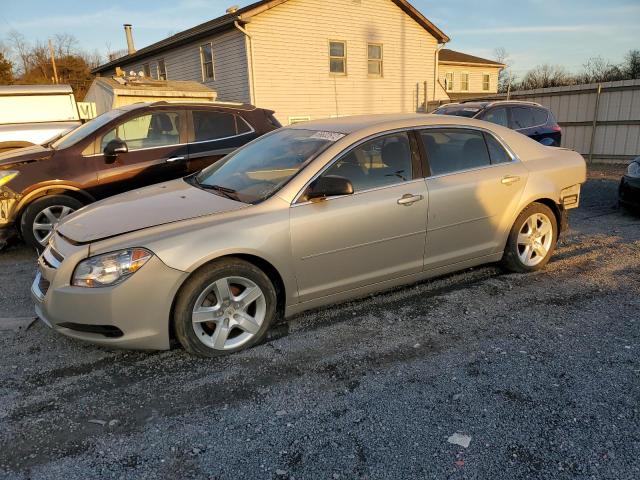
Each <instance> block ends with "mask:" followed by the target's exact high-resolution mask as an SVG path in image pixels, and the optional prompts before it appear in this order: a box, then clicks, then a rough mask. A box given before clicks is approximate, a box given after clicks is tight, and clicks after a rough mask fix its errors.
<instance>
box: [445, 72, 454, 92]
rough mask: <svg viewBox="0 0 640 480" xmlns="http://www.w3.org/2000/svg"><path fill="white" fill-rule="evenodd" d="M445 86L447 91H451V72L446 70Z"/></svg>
mask: <svg viewBox="0 0 640 480" xmlns="http://www.w3.org/2000/svg"><path fill="white" fill-rule="evenodd" d="M444 82H445V87H446V88H447V92H453V72H447V73H446V74H445V80H444Z"/></svg>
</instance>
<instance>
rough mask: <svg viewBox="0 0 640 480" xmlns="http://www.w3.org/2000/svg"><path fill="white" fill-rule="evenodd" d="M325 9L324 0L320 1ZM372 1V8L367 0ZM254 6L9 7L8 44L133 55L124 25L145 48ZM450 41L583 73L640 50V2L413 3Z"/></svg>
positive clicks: (193, 1) (36, 3)
mask: <svg viewBox="0 0 640 480" xmlns="http://www.w3.org/2000/svg"><path fill="white" fill-rule="evenodd" d="M316 1H322V0H316ZM365 1H366V0H365ZM234 3H235V4H239V5H240V6H244V5H247V4H249V3H251V1H250V0H153V1H145V0H137V1H131V0H100V1H96V0H89V1H71V0H55V1H53V0H22V1H18V0H2V8H1V9H0V39H5V38H6V35H7V33H8V32H9V31H10V30H12V29H16V30H19V31H21V32H22V33H23V34H24V35H25V37H26V38H27V40H30V41H34V40H37V39H39V40H43V41H44V40H46V39H47V38H48V37H49V36H51V35H53V34H55V33H59V32H66V33H72V34H74V35H75V36H76V38H77V39H78V40H79V41H80V44H81V46H82V47H83V48H85V49H87V50H94V49H97V50H99V51H100V52H101V53H105V52H106V51H107V48H108V47H109V48H110V49H111V50H119V49H123V48H125V46H126V45H125V40H124V34H123V31H122V24H123V23H132V24H133V25H134V36H135V43H136V47H138V48H141V47H143V46H146V45H148V44H150V43H153V42H155V41H158V40H160V39H162V38H164V37H166V36H167V35H169V34H172V33H176V32H179V31H180V30H183V29H185V28H188V27H192V26H194V25H196V24H198V23H202V22H204V21H207V20H210V19H211V18H214V17H217V16H219V15H221V14H223V13H224V11H225V9H226V8H227V7H229V6H230V5H232V4H234ZM412 3H413V4H414V5H415V6H416V7H417V8H418V9H419V10H420V11H422V13H423V14H425V16H426V17H427V18H429V19H430V20H431V21H432V22H434V23H435V24H436V25H438V26H439V27H440V28H441V29H442V30H444V31H445V33H447V34H448V35H449V36H450V37H451V39H452V41H451V43H450V44H449V45H448V46H449V47H450V48H453V49H456V50H462V51H465V52H467V53H471V54H475V55H479V56H484V57H488V58H491V57H492V56H493V51H494V49H495V48H496V47H504V48H505V49H506V50H507V51H508V52H509V54H510V56H511V62H512V68H513V71H514V72H515V73H517V74H522V73H523V72H524V71H526V70H527V69H529V68H531V67H533V66H535V65H537V64H540V63H552V64H560V65H564V66H565V67H566V68H567V69H569V70H571V71H578V70H580V68H581V66H582V65H583V64H584V63H585V61H586V59H587V58H589V57H592V56H597V55H601V56H603V57H605V58H608V59H611V60H612V61H614V62H619V61H621V60H622V58H623V56H624V53H625V52H626V51H628V50H629V49H631V48H640V1H639V0H607V1H604V2H603V1H601V0H519V1H508V0H483V1H477V0H446V1H444V0H440V1H434V0H413V2H412Z"/></svg>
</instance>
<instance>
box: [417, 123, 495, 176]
mask: <svg viewBox="0 0 640 480" xmlns="http://www.w3.org/2000/svg"><path fill="white" fill-rule="evenodd" d="M420 138H421V139H422V143H423V145H424V148H425V150H426V152H427V159H428V161H429V166H430V167H431V175H444V174H447V173H454V172H459V171H462V170H469V169H472V168H479V167H486V166H489V165H491V159H490V157H489V151H488V149H487V144H486V143H485V140H484V135H483V134H482V132H479V131H476V130H464V129H457V128H456V129H453V128H450V129H447V128H434V129H428V130H423V131H421V132H420Z"/></svg>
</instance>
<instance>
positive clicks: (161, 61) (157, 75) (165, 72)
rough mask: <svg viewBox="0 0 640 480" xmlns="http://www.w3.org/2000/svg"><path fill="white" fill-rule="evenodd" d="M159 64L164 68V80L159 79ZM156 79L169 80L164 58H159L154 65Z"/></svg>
mask: <svg viewBox="0 0 640 480" xmlns="http://www.w3.org/2000/svg"><path fill="white" fill-rule="evenodd" d="M161 63H162V65H163V66H164V78H161V76H160V64H161ZM156 78H157V79H158V80H168V79H169V77H168V76H167V62H166V61H165V59H164V58H159V59H158V63H156Z"/></svg>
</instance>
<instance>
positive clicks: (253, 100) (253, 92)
mask: <svg viewBox="0 0 640 480" xmlns="http://www.w3.org/2000/svg"><path fill="white" fill-rule="evenodd" d="M233 26H234V27H236V28H237V29H238V30H239V31H240V32H241V33H243V34H244V35H246V37H247V39H248V40H249V72H250V73H249V74H250V75H251V80H250V81H251V103H252V104H253V105H257V103H258V100H257V99H256V77H255V74H254V69H253V36H252V35H251V34H250V33H249V32H248V31H247V29H246V28H243V27H241V26H240V24H239V23H238V20H236V21H235V22H233Z"/></svg>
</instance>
